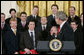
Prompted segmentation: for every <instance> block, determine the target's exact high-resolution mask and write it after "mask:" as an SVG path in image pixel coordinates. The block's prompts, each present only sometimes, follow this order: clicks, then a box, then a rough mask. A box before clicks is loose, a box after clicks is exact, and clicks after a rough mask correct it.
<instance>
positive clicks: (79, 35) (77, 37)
mask: <svg viewBox="0 0 84 55" xmlns="http://www.w3.org/2000/svg"><path fill="white" fill-rule="evenodd" d="M74 42H75V46H76V53H78V54H80V53H82V48H83V32H82V31H81V30H80V29H77V30H76V31H75V32H74Z"/></svg>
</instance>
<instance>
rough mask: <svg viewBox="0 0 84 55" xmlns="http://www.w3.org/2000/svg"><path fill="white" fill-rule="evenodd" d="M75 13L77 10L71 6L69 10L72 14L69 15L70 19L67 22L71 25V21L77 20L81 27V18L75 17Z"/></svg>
mask: <svg viewBox="0 0 84 55" xmlns="http://www.w3.org/2000/svg"><path fill="white" fill-rule="evenodd" d="M75 11H76V9H75V7H74V6H71V7H70V8H69V14H70V15H69V17H68V20H67V22H68V23H69V24H70V23H71V21H73V20H75V21H77V22H78V23H79V25H80V23H81V21H80V18H79V17H78V16H77V15H75Z"/></svg>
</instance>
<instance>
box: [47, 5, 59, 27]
mask: <svg viewBox="0 0 84 55" xmlns="http://www.w3.org/2000/svg"><path fill="white" fill-rule="evenodd" d="M51 10H52V14H51V15H49V16H48V17H47V18H48V23H49V24H50V25H52V26H58V25H57V23H56V22H55V15H56V14H57V12H58V10H59V7H58V5H56V4H53V5H52V6H51Z"/></svg>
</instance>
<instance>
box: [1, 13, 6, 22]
mask: <svg viewBox="0 0 84 55" xmlns="http://www.w3.org/2000/svg"><path fill="white" fill-rule="evenodd" d="M1 22H2V23H3V22H5V16H4V15H1Z"/></svg>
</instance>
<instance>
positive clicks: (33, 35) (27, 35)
mask: <svg viewBox="0 0 84 55" xmlns="http://www.w3.org/2000/svg"><path fill="white" fill-rule="evenodd" d="M28 28H29V29H28V30H27V31H25V32H24V33H22V35H21V38H20V49H21V50H24V51H25V52H26V53H27V54H29V52H30V50H31V49H35V50H36V47H37V41H38V40H40V39H39V37H40V36H41V33H40V32H37V31H36V30H35V29H34V28H35V22H34V21H32V20H31V21H30V22H29V23H28Z"/></svg>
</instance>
